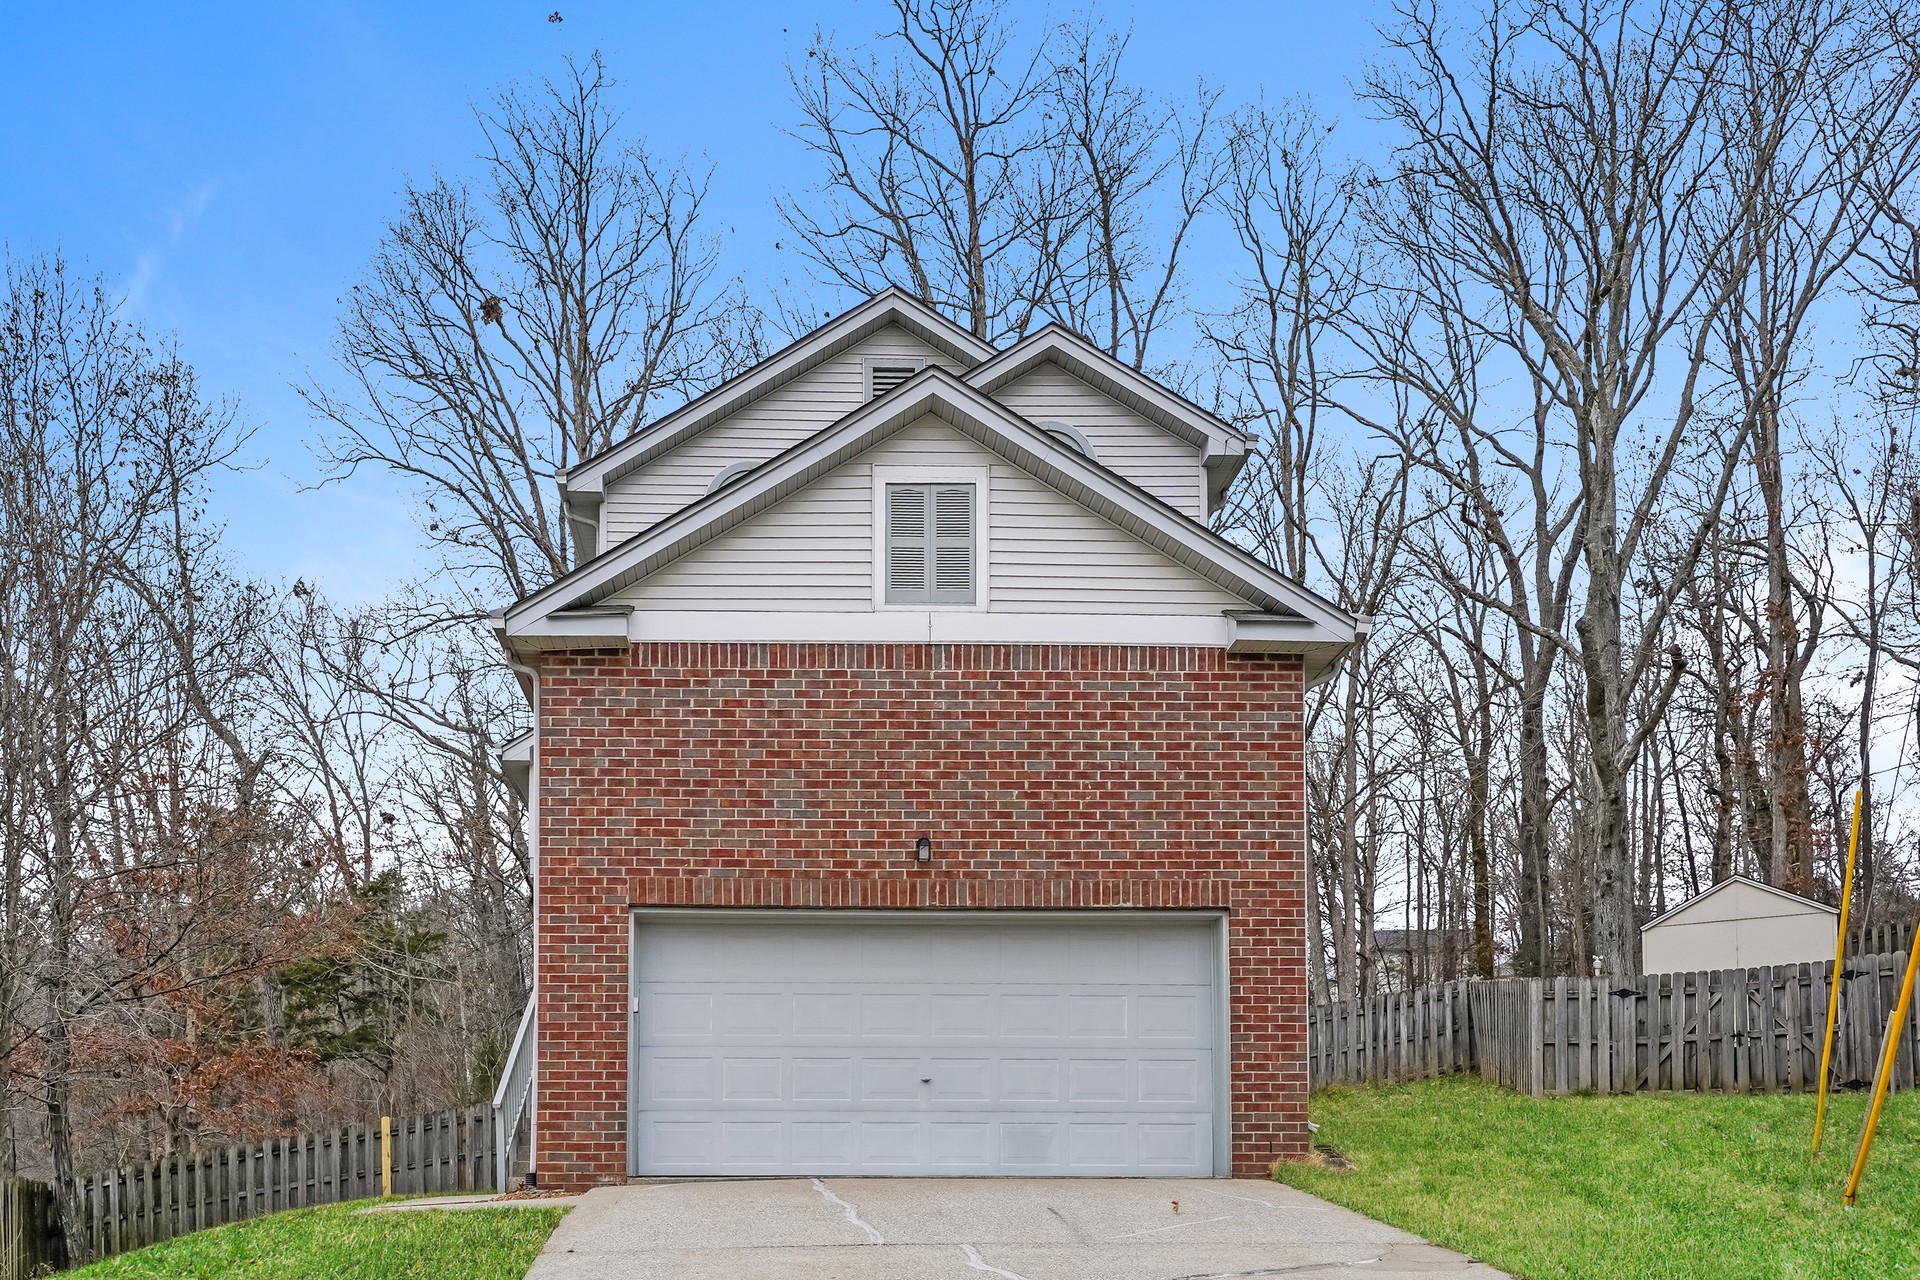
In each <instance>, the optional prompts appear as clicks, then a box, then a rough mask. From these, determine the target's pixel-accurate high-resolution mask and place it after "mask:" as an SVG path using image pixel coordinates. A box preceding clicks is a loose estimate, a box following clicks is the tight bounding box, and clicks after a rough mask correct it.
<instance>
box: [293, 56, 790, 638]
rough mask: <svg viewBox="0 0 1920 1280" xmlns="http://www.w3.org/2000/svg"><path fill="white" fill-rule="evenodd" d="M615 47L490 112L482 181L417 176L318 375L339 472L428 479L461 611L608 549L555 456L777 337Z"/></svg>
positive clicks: (431, 533)
mask: <svg viewBox="0 0 1920 1280" xmlns="http://www.w3.org/2000/svg"><path fill="white" fill-rule="evenodd" d="M613 88H614V86H613V82H612V81H611V80H610V78H609V77H608V75H607V73H606V70H605V68H604V67H603V66H602V65H601V63H600V61H599V59H598V58H597V57H596V58H594V59H593V60H591V61H589V62H587V63H585V64H569V66H568V69H567V72H566V74H565V75H564V76H562V77H561V78H560V79H559V80H558V81H548V82H546V83H544V84H542V85H541V86H540V87H539V89H537V90H535V91H531V92H522V91H519V90H507V91H505V92H502V93H501V94H499V95H498V96H497V97H496V98H495V99H494V101H493V102H492V103H491V104H490V105H489V106H488V107H487V108H486V109H484V110H481V111H479V112H477V113H476V114H477V119H478V122H479V126H480V131H481V135H482V137H483V139H484V142H485V150H484V151H483V153H482V156H481V160H482V164H483V172H484V178H483V181H482V185H481V187H480V190H479V191H478V192H477V193H476V192H475V191H474V190H473V189H471V188H469V187H468V186H467V185H466V184H465V183H462V182H459V181H456V180H454V179H450V178H438V179H435V180H434V181H432V182H430V183H427V184H424V185H415V186H409V187H408V188H407V189H406V191H405V193H404V195H403V197H402V199H403V204H404V209H403V211H402V213H401V214H400V216H399V217H397V218H395V219H394V220H393V221H392V222H391V223H389V224H388V227H387V234H386V238H385V239H384V240H383V241H382V243H381V245H380V248H379V249H378V251H377V252H376V253H375V255H374V258H373V262H372V264H371V266H370V267H369V268H368V271H367V275H366V278H365V279H364V280H363V281H362V282H361V283H360V284H358V285H356V286H354V288H353V289H352V291H351V292H350V293H349V294H348V295H347V297H346V298H345V299H344V307H345V314H344V315H343V316H342V318H341V322H340V335H339V339H338V343H337V347H338V356H339V362H340V365H341V368H342V370H343V372H344V374H345V378H346V385H345V386H344V387H342V388H337V389H336V388H332V387H329V386H327V385H324V384H321V383H317V382H316V383H311V384H309V385H308V386H307V387H305V388H304V391H303V394H304V395H305V397H306V400H307V403H308V405H309V406H310V407H311V408H312V409H313V411H314V413H315V414H316V416H317V417H318V418H319V419H320V420H321V421H322V422H323V423H324V424H325V425H326V427H327V428H328V430H329V432H330V434H328V435H327V436H326V438H325V439H324V441H323V443H322V445H321V450H320V452H321V456H322V458H323V459H324V460H325V461H326V462H327V463H329V464H330V465H331V467H332V476H333V478H335V479H342V478H345V477H347V476H350V475H352V474H354V473H355V472H356V471H358V470H360V469H361V468H369V467H370V468H375V469H378V470H382V471H386V472H388V473H390V474H392V475H393V476H395V477H397V478H398V479H399V480H400V481H401V482H402V483H403V484H404V485H405V486H407V487H408V488H409V489H410V490H411V491H412V492H413V493H414V494H415V495H416V496H417V497H418V499H419V501H420V503H421V506H422V523H423V525H424V530H423V532H424V533H425V534H426V536H427V539H428V542H429V543H430V544H431V545H432V546H433V547H434V548H435V549H436V551H437V552H438V554H439V556H440V561H441V564H440V567H441V569H442V570H443V571H444V572H445V573H446V575H447V582H446V584H445V586H444V591H445V593H446V595H447V598H448V599H449V601H450V603H449V604H448V605H447V611H448V612H449V613H450V614H451V616H456V617H464V618H473V617H477V616H479V615H483V614H485V613H486V612H487V611H488V610H490V609H492V608H495V607H497V606H498V605H499V603H500V602H501V600H503V599H509V600H511V599H519V598H521V597H524V596H526V595H529V594H531V593H532V592H534V591H536V590H538V589H539V588H541V587H543V586H545V585H546V584H547V583H549V582H551V581H552V580H553V579H555V578H556V577H558V576H560V575H561V574H563V573H565V572H567V570H569V569H570V568H572V567H573V566H574V564H576V563H578V562H579V561H580V560H582V559H584V558H585V557H587V556H590V555H591V554H593V547H592V546H590V545H575V543H574V540H573V536H572V533H571V531H570V529H569V528H568V525H567V522H566V520H565V519H564V518H563V517H562V515H561V513H560V511H559V510H558V509H557V504H556V503H555V501H554V498H553V493H552V487H551V486H552V478H553V474H554V472H555V470H557V469H564V468H565V467H568V466H570V465H572V464H573V463H575V462H577V461H578V460H580V459H581V458H583V457H587V456H590V455H592V454H594V453H598V452H600V451H601V450H603V449H605V448H607V447H608V446H609V445H611V444H612V443H613V442H614V441H616V440H618V439H620V438H622V437H624V436H625V435H627V434H628V433H630V432H632V431H634V430H636V429H637V428H639V427H640V426H642V425H644V424H645V423H646V421H647V418H648V415H649V414H651V413H652V412H653V411H654V410H655V409H656V407H657V406H658V405H659V403H660V401H661V400H662V399H663V398H665V397H669V396H673V395H678V394H685V393H689V392H693V391H698V390H701V389H703V388H705V387H706V386H708V385H711V384H712V383H713V382H715V381H717V380H719V379H720V378H723V377H725V376H727V375H728V374H731V373H732V372H734V370H735V369H736V368H737V367H739V366H740V365H742V364H743V363H746V362H750V361H751V359H752V358H754V357H755V356H756V355H757V351H758V349H757V336H756V334H757V329H756V324H757V320H756V318H755V317H754V315H753V314H752V312H751V310H750V309H743V308H742V307H741V306H739V305H737V304H736V305H729V302H728V300H727V298H726V297H725V296H724V295H723V294H721V293H720V292H719V291H718V289H717V288H716V281H715V273H716V269H717V261H718V247H717V243H716V241H715V240H714V239H713V238H712V237H711V236H708V235H707V234H705V233H704V231H703V230H702V222H701V213H702V209H703V206H704V203H705V200H706V191H707V175H706V174H704V173H701V172H698V171H695V170H690V169H688V168H687V167H686V166H684V165H682V164H673V163H665V162H662V161H660V160H658V159H656V158H655V157H654V156H652V155H651V154H650V153H649V152H648V151H647V150H646V147H645V145H644V143H642V142H639V141H636V140H633V139H631V138H630V137H628V136H627V134H626V133H625V131H624V130H623V128H622V124H621V118H620V115H619V113H618V112H617V111H616V110H615V108H614V105H613V101H612V96H611V95H612V93H613Z"/></svg>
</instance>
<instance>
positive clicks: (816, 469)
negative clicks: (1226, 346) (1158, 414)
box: [500, 367, 1361, 649]
mask: <svg viewBox="0 0 1920 1280" xmlns="http://www.w3.org/2000/svg"><path fill="white" fill-rule="evenodd" d="M929 414H931V415H933V416H935V417H937V418H939V419H941V420H942V421H944V422H945V423H947V425H949V426H951V427H953V428H954V429H955V430H957V431H959V432H961V433H962V434H964V435H967V436H969V437H971V438H972V439H974V440H975V441H976V442H978V443H979V444H981V445H982V446H984V447H985V448H987V449H988V450H990V451H991V452H993V453H995V454H997V455H999V456H1000V457H1002V458H1004V459H1005V460H1006V461H1007V462H1009V463H1010V464H1012V465H1014V466H1016V467H1019V468H1020V469H1022V470H1023V471H1026V472H1027V473H1029V474H1030V475H1032V476H1034V477H1035V478H1036V479H1038V480H1040V481H1041V482H1043V483H1045V484H1047V485H1049V486H1050V487H1052V488H1053V489H1054V490H1056V491H1057V492H1059V493H1061V494H1063V495H1064V496H1066V497H1067V498H1068V499H1070V500H1072V501H1074V502H1076V503H1078V504H1079V505H1081V506H1082V507H1085V508H1087V509H1088V510H1090V511H1092V512H1093V513H1094V514H1095V515H1098V516H1100V517H1102V518H1103V519H1105V520H1107V521H1108V522H1109V523H1111V524H1113V525H1115V526H1117V527H1119V528H1120V529H1121V530H1123V531H1124V532H1126V533H1128V534H1130V535H1131V536H1133V537H1136V538H1138V539H1139V540H1140V541H1142V542H1144V543H1146V544H1147V545H1148V546H1151V547H1153V548H1154V549H1155V550H1157V551H1159V552H1161V554H1163V555H1165V556H1167V557H1168V558H1169V559H1171V560H1173V561H1174V562H1175V563H1177V564H1180V565H1182V566H1184V567H1186V568H1187V569H1189V570H1190V571H1192V572H1194V573H1195V574H1197V575H1199V576H1200V577H1203V578H1205V579H1207V580H1208V581H1211V582H1213V583H1215V584H1216V585H1218V586H1220V587H1222V588H1223V589H1225V590H1227V591H1229V592H1231V593H1232V594H1234V595H1237V596H1239V597H1240V598H1241V599H1243V600H1246V601H1247V602H1248V603H1249V604H1250V605H1252V606H1254V607H1255V608H1254V609H1253V610H1251V611H1249V612H1250V613H1251V614H1253V615H1254V616H1255V617H1256V618H1257V619H1258V621H1259V623H1260V627H1259V632H1260V635H1261V636H1262V637H1264V638H1265V639H1267V640H1269V641H1270V642H1271V643H1272V644H1273V646H1274V647H1277V648H1278V647H1284V648H1289V649H1291V648H1296V647H1301V646H1314V647H1319V646H1326V647H1328V648H1329V649H1332V648H1336V647H1337V648H1340V649H1344V648H1345V647H1347V646H1349V645H1351V644H1352V643H1353V641H1354V638H1355V635H1356V632H1357V630H1359V629H1361V628H1360V627H1359V625H1358V624H1357V622H1356V619H1355V618H1354V617H1353V616H1352V615H1350V614H1348V613H1347V612H1346V611H1345V610H1343V609H1341V608H1340V607H1339V606H1337V605H1335V604H1333V603H1332V602H1331V601H1328V600H1325V599H1323V598H1322V597H1320V596H1318V595H1316V594H1315V593H1313V592H1312V591H1309V590H1308V589H1307V588H1305V587H1303V586H1301V585H1300V584H1299V583H1296V582H1294V581H1292V580H1291V579H1289V578H1286V577H1284V576H1282V575H1281V574H1280V573H1279V572H1278V571H1276V570H1275V569H1273V568H1271V567H1269V566H1268V565H1266V564H1264V563H1262V562H1261V561H1260V560H1258V559H1257V558H1255V557H1254V556H1252V555H1250V554H1249V553H1248V552H1246V551H1244V550H1242V549H1241V548H1240V547H1237V546H1235V545H1234V544H1233V543H1231V542H1228V541H1227V540H1226V539H1224V538H1222V537H1220V536H1219V535H1218V534H1216V533H1214V532H1213V531H1212V530H1211V529H1208V528H1207V527H1206V526H1205V525H1203V524H1201V523H1199V522H1198V521H1195V520H1193V519H1192V518H1191V517H1189V516H1187V515H1186V514H1185V513H1183V512H1181V511H1179V510H1176V509H1175V508H1174V507H1171V506H1169V505H1168V504H1167V503H1165V502H1162V501H1161V500H1160V499H1158V498H1155V497H1154V496H1153V495H1151V494H1149V493H1147V492H1146V491H1144V490H1142V489H1141V488H1139V486H1137V485H1135V484H1133V483H1132V482H1131V481H1128V480H1126V479H1124V478H1123V477H1121V476H1119V475H1116V474H1114V473H1113V472H1112V471H1110V470H1108V469H1107V468H1106V467H1104V466H1102V465H1100V464H1099V463H1098V462H1096V461H1094V460H1093V459H1091V458H1088V457H1086V456H1085V455H1083V454H1081V453H1080V452H1078V451H1077V450H1074V449H1070V448H1068V447H1066V446H1065V445H1063V444H1061V443H1060V442H1059V441H1058V440H1056V439H1055V438H1054V437H1053V436H1051V435H1050V434H1048V433H1047V432H1045V431H1043V430H1041V429H1040V428H1039V427H1036V426H1034V425H1033V424H1032V423H1030V422H1028V421H1027V420H1026V419H1025V418H1022V417H1020V416H1019V415H1018V414H1015V413H1013V412H1012V411H1011V410H1009V409H1007V408H1006V407H1005V406H1003V405H1001V404H1000V403H999V402H998V401H996V400H994V399H993V398H992V397H990V396H989V395H987V394H986V393H984V392H983V391H981V390H979V389H978V388H976V387H973V386H970V385H968V384H967V383H966V382H963V381H961V380H960V379H958V378H956V377H954V376H953V375H952V374H950V373H948V372H947V371H946V370H944V369H940V368H938V367H928V368H926V369H923V370H921V371H920V372H919V373H917V374H915V375H914V376H913V377H912V378H910V379H909V380H908V381H906V382H904V383H902V384H901V385H900V386H898V387H896V388H894V389H893V390H892V391H890V392H888V393H887V394H886V395H884V396H881V397H879V398H877V399H875V400H873V401H871V402H869V403H867V404H865V405H862V406H860V407H859V408H857V409H855V410H854V411H853V412H851V413H849V414H847V415H845V416H844V417H842V418H841V419H840V420H839V421H838V422H836V423H834V424H833V425H832V426H830V427H827V428H826V429H824V430H822V431H819V432H816V433H815V434H814V435H812V436H810V437H808V438H807V439H805V440H803V441H801V442H800V443H798V444H796V445H794V446H793V447H791V448H789V449H787V450H786V451H785V452H783V453H780V454H777V455H775V456H774V457H773V458H770V459H768V460H767V461H766V462H763V463H761V464H760V465H759V466H757V467H755V468H754V469H753V470H751V471H749V472H747V473H745V474H744V475H742V476H740V477H739V478H737V479H735V480H734V481H732V482H731V483H729V484H727V485H726V486H724V487H723V488H720V489H717V490H715V491H713V492H711V493H709V494H707V495H706V496H705V497H703V498H701V499H700V500H698V501H697V502H694V503H692V504H690V505H688V506H686V507H684V508H682V509H681V510H679V511H678V512H675V513H674V514H673V515H670V516H668V517H666V518H665V519H664V520H661V521H660V522H659V523H658V524H656V525H654V526H652V527H651V528H649V529H646V530H644V531H643V532H641V533H638V534H636V535H634V536H633V537H632V538H629V539H628V540H627V541H625V542H623V543H621V544H620V545H619V546H617V547H614V548H611V549H610V550H608V551H606V552H605V553H603V554H601V555H599V556H597V557H595V558H594V559H592V560H590V561H588V562H587V563H586V564H584V565H582V566H580V567H579V568H578V569H576V570H574V571H573V572H572V573H570V574H568V575H567V576H565V577H564V578H561V579H560V580H559V581H557V582H555V583H553V584H552V585H551V586H549V587H547V588H545V589H544V590H542V591H539V592H536V593H535V594H533V595H531V596H529V597H527V598H526V599H525V600H522V601H520V602H519V603H517V604H515V605H513V606H511V607H510V608H508V609H507V610H506V611H505V613H504V614H503V615H502V617H501V619H500V631H501V638H502V640H504V641H505V642H507V643H508V644H509V645H510V646H511V645H513V644H514V643H515V641H516V638H520V637H524V638H526V639H527V640H529V641H532V640H534V638H535V637H536V636H539V635H547V636H555V637H558V636H561V635H565V634H573V635H580V636H601V635H608V636H609V637H610V633H611V628H610V626H609V623H610V618H609V617H608V616H607V609H606V605H605V602H606V601H607V599H608V598H609V597H610V596H612V595H614V594H615V593H616V592H619V591H621V590H623V589H625V588H626V587H628V586H631V585H632V584H634V583H635V582H638V581H640V580H641V579H642V578H644V577H646V576H647V575H648V574H650V573H652V572H653V571H654V570H656V569H658V568H660V567H661V566H663V565H665V564H667V563H669V562H671V561H673V560H675V559H677V558H679V557H680V556H682V555H685V554H686V553H687V552H689V551H691V550H693V549H694V548H696V547H699V546H702V545H704V544H705V543H707V542H710V541H712V540H713V539H714V538H716V537H719V536H720V535H721V534H723V533H726V532H727V531H728V530H730V529H733V528H736V527H737V526H739V525H740V524H742V523H744V522H745V521H747V520H749V519H751V518H752V517H754V516H755V515H758V514H759V513H760V512H762V511H765V510H766V509H767V508H769V507H771V506H772V505H773V504H775V503H777V502H779V501H781V500H782V499H784V498H786V497H789V496H790V495H792V494H794V493H797V492H798V491H799V490H801V489H802V488H804V487H806V486H807V485H809V484H811V483H812V482H813V481H815V480H817V479H819V478H820V477H821V476H823V475H825V474H826V473H827V472H829V471H831V470H833V469H835V468H836V467H839V466H840V465H841V464H843V463H845V462H847V461H849V460H851V459H852V458H854V457H856V456H858V455H859V454H860V453H862V452H864V451H865V450H866V449H868V448H869V447H871V446H872V445H874V444H876V443H878V442H879V441H881V440H884V439H886V438H887V437H888V436H890V435H892V434H893V433H894V432H896V431H898V430H900V429H901V428H902V427H905V426H907V425H909V424H911V423H913V422H916V421H918V420H920V419H921V418H924V417H926V416H927V415H929Z"/></svg>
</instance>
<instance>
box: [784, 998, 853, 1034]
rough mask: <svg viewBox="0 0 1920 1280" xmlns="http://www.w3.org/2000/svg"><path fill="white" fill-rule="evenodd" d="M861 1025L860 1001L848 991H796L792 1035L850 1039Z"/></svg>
mask: <svg viewBox="0 0 1920 1280" xmlns="http://www.w3.org/2000/svg"><path fill="white" fill-rule="evenodd" d="M859 1025H860V999H859V997H858V996H856V995H854V994H853V993H852V992H850V991H797V992H795V993H794V996H793V1034H794V1035H795V1036H796V1037H800V1038H811V1037H830V1038H833V1039H836V1040H849V1039H851V1038H852V1037H853V1035H854V1028H855V1027H857V1026H859Z"/></svg>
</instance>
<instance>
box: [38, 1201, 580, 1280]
mask: <svg viewBox="0 0 1920 1280" xmlns="http://www.w3.org/2000/svg"><path fill="white" fill-rule="evenodd" d="M372 1203H374V1202H373V1201H367V1200H363V1201H359V1202H357V1203H353V1204H341V1205H328V1206H326V1207H325V1208H320V1209H295V1210H292V1211H291V1212H288V1213H276V1214H273V1215H271V1216H269V1217H265V1218H255V1219H253V1220H252V1221H251V1222H236V1223H234V1224H233V1225H232V1226H228V1227H216V1228H214V1229H213V1230H211V1231H199V1232H195V1233H194V1234H193V1235H190V1236H181V1237H180V1238H178V1239H176V1240H169V1241H167V1242H166V1243H165V1244H156V1245H153V1246H151V1247H149V1248H146V1249H137V1250H135V1251H134V1252H132V1253H123V1254H121V1255H120V1256H119V1257H116V1258H108V1259H106V1260H105V1261H103V1262H96V1263H94V1264H93V1265H92V1266H88V1267H82V1268H81V1269H80V1270H78V1271H68V1272H64V1273H62V1277H61V1280H82V1278H84V1280H104V1278H105V1277H109V1276H111V1277H115V1278H116V1280H120V1278H125V1277H134V1276H140V1277H156V1278H157V1277H161V1276H165V1277H168V1280H227V1278H228V1277H235V1278H236V1280H237V1278H239V1277H245V1278H246V1280H389V1278H391V1280H521V1277H522V1276H524V1275H526V1273H527V1268H528V1267H529V1266H531V1265H533V1259H534V1256H535V1255H536V1254H538V1253H539V1252H540V1246H541V1245H543V1244H545V1243H546V1242H547V1237H548V1236H549V1235H551V1234H553V1229H554V1227H555V1226H556V1225H557V1224H558V1223H559V1221H560V1215H561V1214H562V1213H563V1212H565V1211H564V1210H561V1209H460V1210H436V1211H432V1212H420V1213H359V1212H356V1211H357V1210H359V1209H364V1208H366V1207H367V1206H368V1205H370V1204H372Z"/></svg>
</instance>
